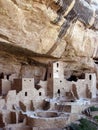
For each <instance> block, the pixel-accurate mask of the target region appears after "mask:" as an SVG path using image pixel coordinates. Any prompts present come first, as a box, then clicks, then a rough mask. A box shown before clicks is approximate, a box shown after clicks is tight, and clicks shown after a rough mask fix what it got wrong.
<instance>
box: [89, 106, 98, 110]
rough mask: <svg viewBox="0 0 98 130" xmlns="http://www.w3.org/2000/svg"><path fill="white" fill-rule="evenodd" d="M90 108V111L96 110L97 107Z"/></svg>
mask: <svg viewBox="0 0 98 130" xmlns="http://www.w3.org/2000/svg"><path fill="white" fill-rule="evenodd" d="M90 110H91V111H98V107H95V106H92V107H90Z"/></svg>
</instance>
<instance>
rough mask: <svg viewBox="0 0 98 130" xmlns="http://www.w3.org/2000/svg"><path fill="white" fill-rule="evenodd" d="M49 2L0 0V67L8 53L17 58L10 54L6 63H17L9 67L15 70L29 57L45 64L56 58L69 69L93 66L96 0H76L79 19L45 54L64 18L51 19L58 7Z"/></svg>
mask: <svg viewBox="0 0 98 130" xmlns="http://www.w3.org/2000/svg"><path fill="white" fill-rule="evenodd" d="M52 2H53V1H52V0H51V1H50V0H0V51H1V53H0V63H1V69H2V68H3V69H4V66H3V63H2V62H5V60H4V59H5V56H6V55H7V54H10V55H11V56H12V57H14V58H15V59H16V60H19V61H18V63H15V62H14V60H13V58H11V56H9V57H10V58H11V60H12V62H13V63H12V62H10V63H9V62H6V63H8V64H9V66H10V67H11V66H12V65H14V64H17V65H16V66H17V67H11V69H9V70H12V71H14V70H13V69H12V68H14V69H15V68H16V69H20V65H19V64H21V62H22V63H23V61H24V62H26V63H28V59H30V61H29V62H32V61H33V63H35V61H36V62H37V63H41V64H43V63H45V64H46V63H48V62H49V61H51V60H53V61H54V60H56V59H59V58H60V59H61V60H63V61H65V62H66V64H67V65H66V66H70V67H69V68H71V69H72V70H82V69H89V70H91V69H92V68H93V69H94V61H93V60H92V58H95V59H97V58H98V31H97V29H98V2H97V1H95V0H93V1H91V2H90V1H88V0H82V1H81V0H77V2H78V6H77V8H76V10H77V12H78V13H79V14H80V15H79V19H78V20H77V22H76V23H74V24H72V25H71V26H70V28H69V29H68V31H67V33H66V35H65V37H64V38H63V39H62V40H61V41H60V44H59V45H58V46H57V47H56V48H55V50H54V51H53V52H52V53H51V54H50V55H47V52H48V51H49V50H50V49H51V47H52V46H53V45H54V44H55V41H56V39H57V37H58V34H59V30H60V26H61V25H62V23H63V21H64V18H63V19H62V21H61V22H60V24H59V25H54V24H52V23H51V21H52V20H54V19H55V18H56V16H57V14H56V10H57V9H58V7H57V6H54V5H53V3H52ZM84 7H85V9H84ZM86 12H87V13H86ZM85 22H86V23H85ZM84 23H85V24H86V25H84ZM89 25H90V26H89ZM91 25H92V26H91ZM5 52H6V53H5ZM3 53H5V55H4V56H3V55H2V54H3ZM2 57H3V58H2ZM53 57H55V59H54V58H53ZM8 59H9V58H8ZM11 60H9V61H11ZM10 64H11V65H10ZM5 68H6V67H5ZM66 68H68V67H66ZM69 68H68V70H69ZM4 70H6V69H4ZM0 71H2V70H0ZM7 71H8V70H7Z"/></svg>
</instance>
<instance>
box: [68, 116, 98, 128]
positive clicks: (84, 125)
mask: <svg viewBox="0 0 98 130" xmlns="http://www.w3.org/2000/svg"><path fill="white" fill-rule="evenodd" d="M70 130H98V126H96V125H95V124H93V123H92V122H91V121H89V120H87V119H84V118H83V119H81V120H80V124H79V125H78V124H75V123H72V124H71V125H70Z"/></svg>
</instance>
